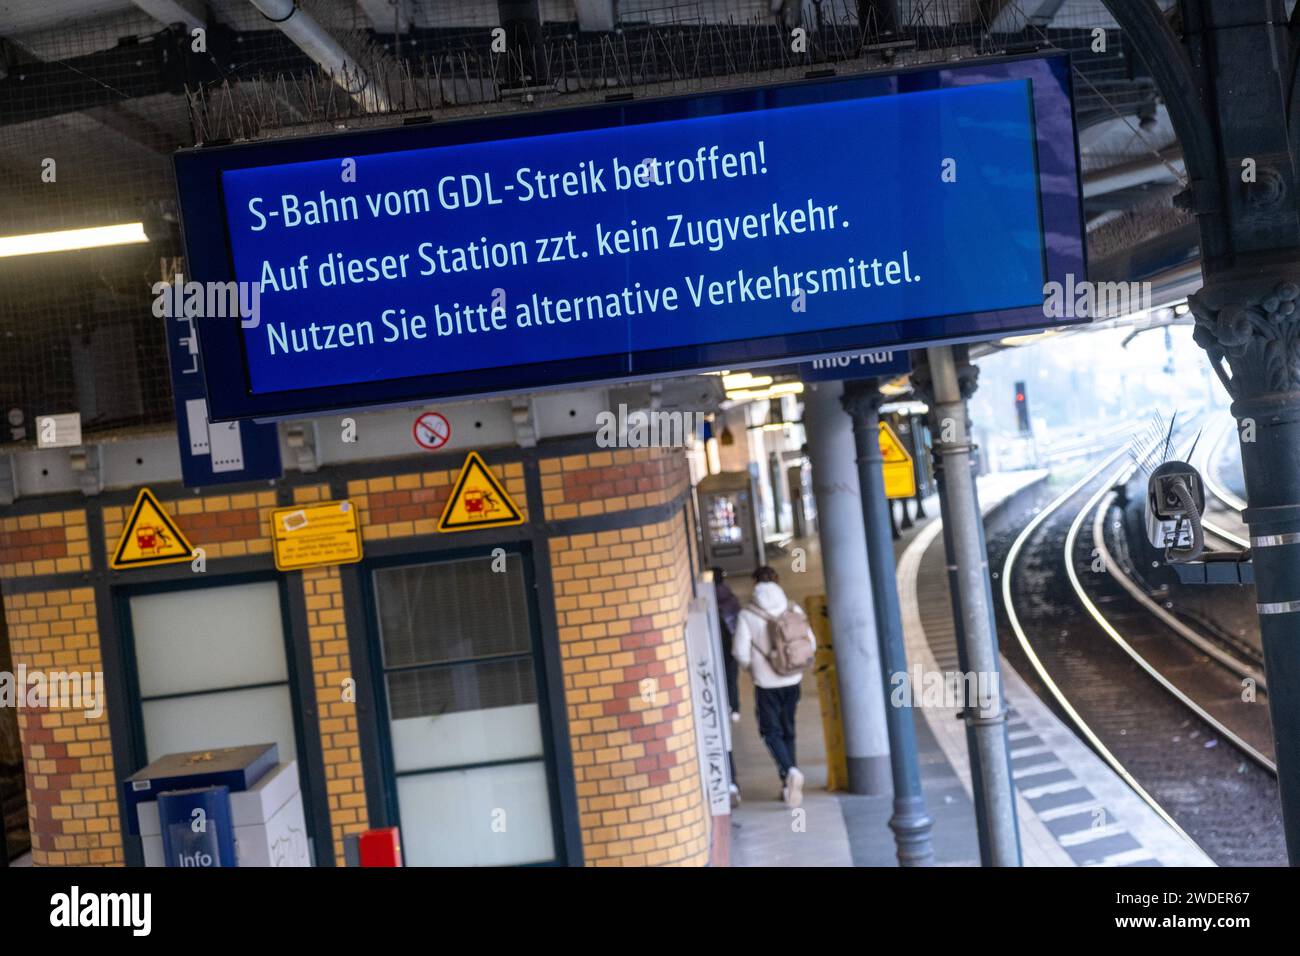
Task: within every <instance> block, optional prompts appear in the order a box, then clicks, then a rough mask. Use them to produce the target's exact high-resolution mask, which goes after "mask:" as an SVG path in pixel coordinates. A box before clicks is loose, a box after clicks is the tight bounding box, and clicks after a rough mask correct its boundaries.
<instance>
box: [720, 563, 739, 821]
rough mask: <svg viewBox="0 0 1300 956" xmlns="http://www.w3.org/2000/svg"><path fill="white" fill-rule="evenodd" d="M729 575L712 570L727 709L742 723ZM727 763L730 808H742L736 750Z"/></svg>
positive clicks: (736, 605) (735, 604)
mask: <svg viewBox="0 0 1300 956" xmlns="http://www.w3.org/2000/svg"><path fill="white" fill-rule="evenodd" d="M726 581H727V572H726V571H724V570H723V569H722V568H714V569H713V590H714V593H715V594H716V595H717V598H718V633H719V637H720V639H721V641H722V647H721V648H720V650H721V651H722V662H723V666H724V668H725V669H726V677H727V706H728V709H730V711H731V722H732V723H735V722H736V721H738V720H740V680H739V678H740V667H739V665H737V664H736V657H735V655H734V654H732V653H731V646H732V642H733V640H734V639H735V634H736V621H737V620H738V619H739V618H740V599H739V598H738V597H736V595H735V592H733V591H732V590H731V588H730V587H728V586H727V583H726ZM727 763H728V764H729V765H730V769H731V786H730V791H731V805H732V807H738V806H740V782H739V781H738V779H737V778H736V756H735V752H734V750H728V751H727Z"/></svg>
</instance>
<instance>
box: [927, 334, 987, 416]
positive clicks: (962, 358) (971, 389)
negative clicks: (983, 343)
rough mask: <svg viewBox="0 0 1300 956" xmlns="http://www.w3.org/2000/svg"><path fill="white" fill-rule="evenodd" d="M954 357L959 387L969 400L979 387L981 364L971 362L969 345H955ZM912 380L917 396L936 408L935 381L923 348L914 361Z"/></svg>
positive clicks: (964, 397)
mask: <svg viewBox="0 0 1300 956" xmlns="http://www.w3.org/2000/svg"><path fill="white" fill-rule="evenodd" d="M953 357H954V358H955V359H956V360H957V387H958V388H959V389H960V390H961V397H962V401H966V402H968V401H970V399H971V397H972V396H973V395H974V394H975V391H976V389H978V388H979V383H980V370H979V366H978V365H973V364H971V360H970V348H969V347H968V346H965V345H955V346H953ZM911 381H912V391H913V392H915V393H916V396H917V397H918V398H919V399H921V401H923V402H925V404H927V405H929V406H930V408H934V406H935V397H934V382H933V379H932V378H931V376H930V363H929V361H928V360H927V359H926V358H925V352H924V351H923V350H922V351H920V352H918V353H917V358H916V359H915V360H914V361H913V365H912V378H911Z"/></svg>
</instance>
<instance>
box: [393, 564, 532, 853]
mask: <svg viewBox="0 0 1300 956" xmlns="http://www.w3.org/2000/svg"><path fill="white" fill-rule="evenodd" d="M495 563H496V566H497V567H498V568H500V567H501V564H500V562H495ZM493 564H494V562H493V560H492V559H491V557H489V556H486V555H485V556H483V557H481V558H472V559H468V560H463V561H443V562H438V563H436V564H422V565H408V566H404V567H397V568H385V569H382V570H379V571H376V572H375V576H374V580H375V593H376V597H377V605H378V615H379V633H380V645H381V648H382V652H383V666H384V682H385V685H386V687H387V691H388V694H387V697H388V718H389V740H390V742H391V745H392V753H393V768H394V771H395V772H396V774H397V780H396V787H397V798H398V810H399V812H400V816H401V823H402V844H403V847H404V849H405V854H406V860H407V862H408V863H410V864H412V865H415V866H419V865H431V866H432V865H436V866H501V865H506V864H521V863H541V862H547V861H550V860H553V859H554V858H555V834H554V832H553V829H552V824H551V801H550V790H549V784H548V777H547V772H546V763H545V747H544V745H543V736H542V721H541V714H540V712H539V711H538V707H537V679H536V676H535V674H536V669H535V668H536V663H535V661H534V659H533V631H532V621H531V618H530V612H529V604H528V598H527V591H526V590H525V589H526V575H525V568H524V562H523V558H522V557H521V556H520V555H518V554H509V555H507V556H506V561H505V567H504V570H498V571H494V570H493ZM485 765H487V766H485ZM503 815H504V816H503ZM494 821H496V829H494ZM503 825H504V827H503Z"/></svg>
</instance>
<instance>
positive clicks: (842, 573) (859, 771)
mask: <svg viewBox="0 0 1300 956" xmlns="http://www.w3.org/2000/svg"><path fill="white" fill-rule="evenodd" d="M843 393H844V389H843V386H842V385H841V384H840V383H839V382H822V383H820V384H816V385H812V386H811V387H810V388H809V389H808V390H807V391H805V392H804V394H803V401H804V405H803V422H804V428H805V429H807V431H808V456H809V458H811V459H812V485H813V494H814V495H815V496H816V498H817V516H818V521H817V533H818V537H819V538H820V539H821V547H822V568H823V573H824V575H825V578H826V601H827V606H828V608H829V610H830V621H831V639H832V642H833V643H834V645H835V671H836V675H837V677H838V682H839V688H840V711H841V714H842V716H843V721H844V751H845V755H846V757H847V762H848V770H849V791H850V792H851V793H867V794H883V793H888V792H889V787H890V779H889V735H888V733H887V732H886V728H885V700H886V695H885V693H884V692H882V690H881V687H880V647H879V642H878V641H877V639H876V616H875V607H874V606H873V604H872V600H871V592H870V591H869V590H868V589H867V588H865V587H863V586H862V582H863V581H865V580H868V578H869V576H870V572H869V571H868V569H867V545H866V533H865V531H864V529H863V526H862V504H861V495H860V494H859V491H858V471H857V466H856V464H855V462H854V454H855V452H854V447H853V429H852V427H851V425H850V423H849V421H848V419H847V418H846V417H845V415H844V411H843V408H842V407H841V405H840V398H841V396H842V395H843Z"/></svg>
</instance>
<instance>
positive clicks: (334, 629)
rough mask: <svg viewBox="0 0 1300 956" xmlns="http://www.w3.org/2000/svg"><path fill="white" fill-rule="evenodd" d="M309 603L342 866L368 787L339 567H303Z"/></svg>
mask: <svg viewBox="0 0 1300 956" xmlns="http://www.w3.org/2000/svg"><path fill="white" fill-rule="evenodd" d="M293 500H294V503H295V504H304V503H306V502H310V501H328V500H329V488H328V486H325V485H313V486H311V487H307V488H295V489H294V496H293ZM302 590H303V598H304V600H305V602H306V606H307V640H308V644H309V645H310V649H311V665H312V681H313V684H314V686H315V689H316V712H317V714H318V715H319V716H318V719H319V720H320V738H321V750H322V751H323V753H324V757H325V796H326V802H327V810H328V812H329V819H330V831H331V834H332V836H333V839H334V862H335V865H337V866H342V865H343V837H344V836H346V835H347V834H349V833H360V832H361V831H362V830H365V829H367V828H368V827H369V826H370V817H369V813H368V811H367V809H366V788H365V783H364V779H363V776H362V770H361V740H360V736H359V730H358V727H357V705H356V699H357V698H356V685H355V683H352V682H353V680H354V678H353V676H352V657H351V654H350V652H349V650H348V634H347V624H346V621H345V618H344V610H343V587H342V582H341V580H340V578H339V569H338V568H337V567H330V568H311V569H308V570H306V571H303V572H302Z"/></svg>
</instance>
